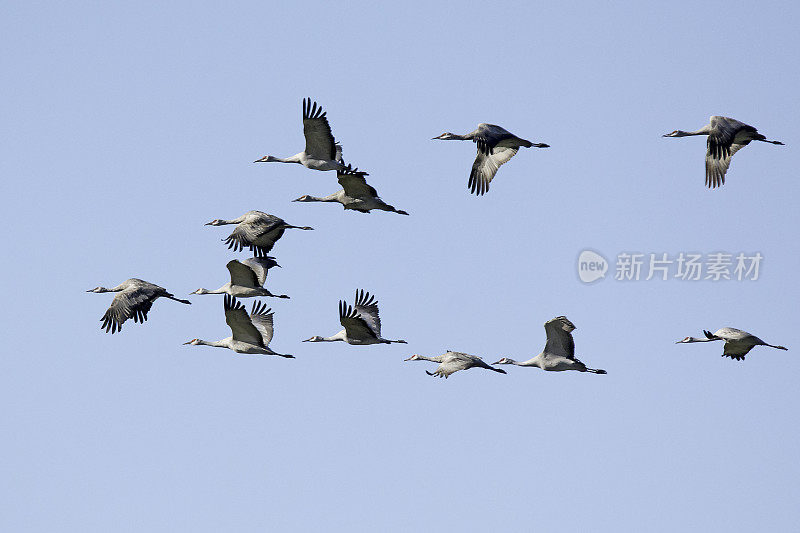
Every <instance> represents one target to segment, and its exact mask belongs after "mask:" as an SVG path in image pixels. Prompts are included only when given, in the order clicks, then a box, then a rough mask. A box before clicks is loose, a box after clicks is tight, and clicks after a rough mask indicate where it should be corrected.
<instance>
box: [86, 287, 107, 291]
mask: <svg viewBox="0 0 800 533" xmlns="http://www.w3.org/2000/svg"><path fill="white" fill-rule="evenodd" d="M86 292H108V289H106V288H105V287H95V288H94V289H89V290H88V291H86Z"/></svg>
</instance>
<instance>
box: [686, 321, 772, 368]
mask: <svg viewBox="0 0 800 533" xmlns="http://www.w3.org/2000/svg"><path fill="white" fill-rule="evenodd" d="M703 333H704V334H705V338H704V339H697V338H695V337H686V338H685V339H683V340H679V341H677V342H676V343H675V344H683V343H690V342H713V341H725V346H724V347H723V349H722V357H730V358H731V359H735V360H737V361H744V356H745V355H747V353H748V352H749V351H750V350H752V349H753V347H754V346H769V347H770V348H777V349H778V350H788V348H786V347H784V346H774V345H772V344H767V343H766V342H764V341H762V340H761V339H759V338H758V337H756V336H755V335H751V334H749V333H747V332H746V331H742V330H740V329H736V328H722V329H718V330H717V331H715V332H714V333H711V332H710V331H706V330H703Z"/></svg>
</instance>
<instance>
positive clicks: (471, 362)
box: [406, 350, 506, 379]
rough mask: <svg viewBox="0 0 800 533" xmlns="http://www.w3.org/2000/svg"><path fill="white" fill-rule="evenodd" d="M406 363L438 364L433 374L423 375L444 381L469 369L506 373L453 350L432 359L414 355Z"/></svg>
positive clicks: (476, 358) (478, 359) (473, 356)
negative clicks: (426, 362)
mask: <svg viewBox="0 0 800 533" xmlns="http://www.w3.org/2000/svg"><path fill="white" fill-rule="evenodd" d="M406 361H431V362H434V363H439V366H438V367H436V370H434V371H433V372H428V371H427V370H426V371H425V373H426V374H428V375H429V376H436V377H440V378H445V379H446V378H448V377H450V375H451V374H453V373H455V372H458V371H459V370H468V369H470V368H484V369H486V370H493V371H494V372H498V373H500V374H505V373H506V371H505V370H503V369H502V368H494V367H493V366H490V365H488V364H486V362H484V360H483V359H482V358H480V357H478V356H477V355H470V354H468V353H464V352H456V351H453V350H448V351H447V352H445V353H444V354H442V355H437V356H433V357H427V356H424V355H419V354H414V355H412V356H411V357H409V358H408V359H406Z"/></svg>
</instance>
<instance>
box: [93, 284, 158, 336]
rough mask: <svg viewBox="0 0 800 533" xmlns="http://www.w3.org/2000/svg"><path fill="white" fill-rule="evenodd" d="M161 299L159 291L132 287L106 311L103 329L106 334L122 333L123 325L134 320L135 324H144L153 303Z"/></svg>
mask: <svg viewBox="0 0 800 533" xmlns="http://www.w3.org/2000/svg"><path fill="white" fill-rule="evenodd" d="M158 297H159V294H158V292H157V291H155V290H154V289H152V288H151V287H146V286H144V287H142V286H131V287H129V288H127V289H125V290H123V291H122V292H120V293H119V294H117V295H116V296H115V297H114V299H113V300H112V301H111V306H110V307H109V308H108V309H107V310H106V312H105V314H104V315H103V318H101V319H100V320H101V321H102V324H101V325H100V328H101V329H105V330H106V333H108V332H109V331H110V332H111V333H116V332H117V331H122V324H123V323H125V321H126V320H128V319H129V318H132V319H133V321H134V322H142V323H144V321H145V320H147V313H148V312H149V311H150V308H151V307H152V306H153V302H154V301H155V300H156V298H158Z"/></svg>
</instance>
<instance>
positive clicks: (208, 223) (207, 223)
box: [203, 222, 212, 226]
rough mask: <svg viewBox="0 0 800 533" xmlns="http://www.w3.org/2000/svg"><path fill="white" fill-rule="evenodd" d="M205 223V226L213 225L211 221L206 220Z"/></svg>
mask: <svg viewBox="0 0 800 533" xmlns="http://www.w3.org/2000/svg"><path fill="white" fill-rule="evenodd" d="M203 225H204V226H211V225H212V224H211V222H206V223H205V224H203Z"/></svg>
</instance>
